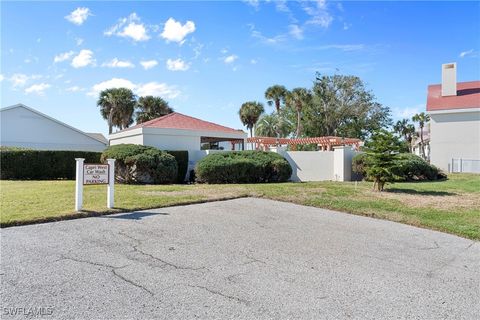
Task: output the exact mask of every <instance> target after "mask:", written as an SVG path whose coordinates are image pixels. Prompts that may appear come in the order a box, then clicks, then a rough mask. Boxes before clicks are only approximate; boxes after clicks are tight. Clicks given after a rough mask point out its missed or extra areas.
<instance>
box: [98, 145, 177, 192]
mask: <svg viewBox="0 0 480 320" xmlns="http://www.w3.org/2000/svg"><path fill="white" fill-rule="evenodd" d="M107 159H116V160H117V161H115V180H117V181H118V182H121V183H153V184H162V183H173V182H175V181H176V179H177V173H178V166H177V161H176V160H175V157H174V156H172V155H170V154H168V153H166V152H164V151H161V150H159V149H157V148H154V147H148V146H142V145H136V144H119V145H115V146H110V147H108V148H107V149H106V150H105V151H104V152H103V153H102V156H101V161H102V162H104V163H105V162H106V161H107Z"/></svg>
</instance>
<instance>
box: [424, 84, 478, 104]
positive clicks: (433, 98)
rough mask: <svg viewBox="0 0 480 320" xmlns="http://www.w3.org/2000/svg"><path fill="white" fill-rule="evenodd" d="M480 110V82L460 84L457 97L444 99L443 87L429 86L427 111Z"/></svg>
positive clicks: (439, 85) (438, 85)
mask: <svg viewBox="0 0 480 320" xmlns="http://www.w3.org/2000/svg"><path fill="white" fill-rule="evenodd" d="M469 108H480V81H470V82H458V83H457V95H456V96H448V97H442V85H441V84H434V85H430V86H428V97H427V111H439V110H451V109H469Z"/></svg>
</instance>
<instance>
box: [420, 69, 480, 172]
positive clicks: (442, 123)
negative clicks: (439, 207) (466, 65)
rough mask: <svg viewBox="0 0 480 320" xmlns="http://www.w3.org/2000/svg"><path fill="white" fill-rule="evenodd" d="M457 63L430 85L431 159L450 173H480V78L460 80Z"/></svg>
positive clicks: (428, 101) (428, 107)
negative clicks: (467, 80) (434, 83)
mask: <svg viewBox="0 0 480 320" xmlns="http://www.w3.org/2000/svg"><path fill="white" fill-rule="evenodd" d="M456 68H457V65H456V63H447V64H444V65H442V83H441V84H436V85H430V86H429V87H428V98H427V113H428V114H429V115H430V117H431V120H430V162H431V163H432V164H434V165H436V166H437V167H439V168H441V169H442V170H444V171H449V172H452V171H453V172H480V81H470V82H458V83H457V80H456V79H457V76H456V72H457V71H456Z"/></svg>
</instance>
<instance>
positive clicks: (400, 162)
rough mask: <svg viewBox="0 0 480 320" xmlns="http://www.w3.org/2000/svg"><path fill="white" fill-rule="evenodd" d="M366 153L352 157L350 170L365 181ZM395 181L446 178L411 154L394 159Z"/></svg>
mask: <svg viewBox="0 0 480 320" xmlns="http://www.w3.org/2000/svg"><path fill="white" fill-rule="evenodd" d="M366 157H367V154H366V153H361V154H358V155H356V156H355V157H353V159H352V170H353V172H355V173H358V174H361V175H362V176H363V177H364V178H365V179H366V180H368V176H367V174H366V166H367V165H366ZM395 165H396V166H395V170H394V171H395V172H394V173H395V175H396V176H397V179H396V181H397V182H400V181H425V180H438V179H444V178H446V175H445V174H444V173H443V172H441V171H440V169H438V168H437V167H435V166H434V165H432V164H430V163H428V162H426V161H425V160H423V159H422V158H420V157H419V156H417V155H414V154H411V153H399V154H397V155H396V159H395Z"/></svg>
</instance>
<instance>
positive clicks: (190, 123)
mask: <svg viewBox="0 0 480 320" xmlns="http://www.w3.org/2000/svg"><path fill="white" fill-rule="evenodd" d="M137 128H162V129H180V130H192V131H218V132H228V133H239V132H243V131H242V130H236V129H232V128H229V127H225V126H222V125H219V124H216V123H213V122H209V121H205V120H201V119H198V118H194V117H191V116H187V115H185V114H182V113H179V112H172V113H169V114H167V115H165V116H163V117H159V118H156V119H152V120H150V121H146V122H144V123H141V124H137V125H135V126H133V127H130V128H127V129H125V130H129V129H130V130H131V129H137ZM125 130H122V131H125ZM122 131H119V132H122Z"/></svg>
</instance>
